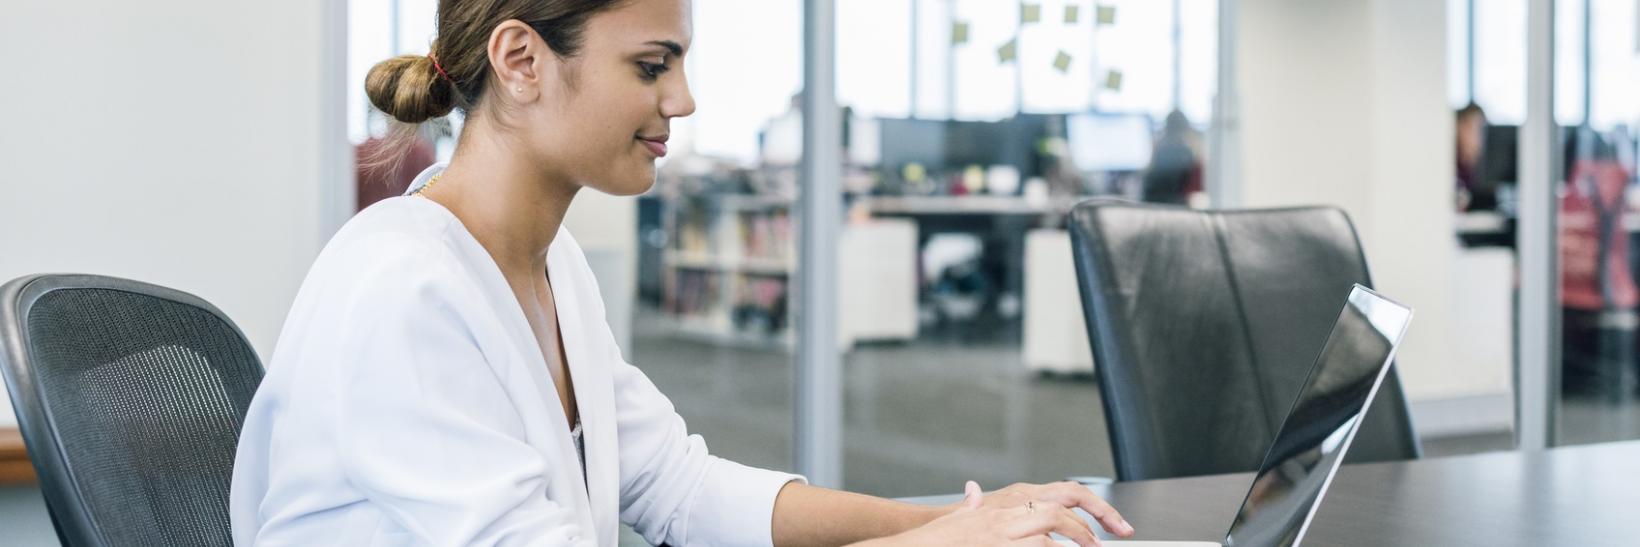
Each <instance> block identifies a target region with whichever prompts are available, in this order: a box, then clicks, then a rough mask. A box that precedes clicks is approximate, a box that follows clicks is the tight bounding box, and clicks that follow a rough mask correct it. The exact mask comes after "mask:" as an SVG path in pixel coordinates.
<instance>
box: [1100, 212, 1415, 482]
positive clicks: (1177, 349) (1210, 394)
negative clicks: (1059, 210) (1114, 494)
mask: <svg viewBox="0 0 1640 547" xmlns="http://www.w3.org/2000/svg"><path fill="white" fill-rule="evenodd" d="M1069 222H1070V225H1071V226H1070V231H1071V242H1072V243H1071V245H1072V247H1073V249H1072V254H1073V255H1074V257H1075V262H1076V272H1077V280H1078V285H1079V287H1080V290H1081V295H1082V308H1083V313H1084V314H1085V316H1086V318H1087V325H1088V338H1089V339H1090V341H1091V343H1092V344H1093V352H1094V362H1096V363H1098V366H1097V367H1096V368H1097V374H1098V377H1099V390H1100V394H1101V395H1102V397H1103V399H1104V407H1105V420H1106V423H1107V425H1108V429H1109V431H1110V436H1111V445H1112V452H1113V458H1114V460H1115V464H1116V476H1117V479H1118V480H1143V479H1158V478H1168V477H1182V476H1190V475H1206V474H1214V473H1233V472H1245V471H1257V470H1258V467H1259V464H1260V463H1261V462H1262V461H1263V458H1264V455H1265V452H1266V451H1267V450H1268V449H1269V447H1270V443H1271V442H1273V439H1274V438H1275V434H1276V432H1277V430H1278V429H1279V428H1280V427H1281V421H1282V419H1283V418H1285V417H1286V414H1287V411H1288V409H1289V408H1290V407H1291V405H1292V402H1293V399H1294V398H1295V397H1297V396H1298V391H1299V389H1300V388H1301V387H1302V385H1303V382H1304V379H1305V377H1306V375H1307V374H1308V373H1309V371H1310V367H1311V366H1312V365H1313V364H1314V362H1315V359H1316V356H1317V355H1318V354H1319V353H1320V351H1321V347H1322V345H1323V344H1324V343H1325V342H1326V339H1327V334H1328V332H1329V331H1330V329H1331V328H1332V325H1333V322H1334V321H1335V320H1336V319H1337V317H1338V312H1339V310H1341V309H1343V306H1344V301H1345V299H1346V298H1348V296H1349V293H1350V287H1351V285H1352V284H1354V283H1361V284H1362V285H1366V286H1369V287H1370V286H1371V283H1370V281H1371V280H1370V278H1369V276H1368V274H1367V265H1366V258H1365V257H1364V256H1363V255H1362V252H1361V245H1360V242H1359V240H1358V239H1357V238H1356V234H1355V228H1354V226H1353V225H1351V224H1350V220H1349V217H1348V216H1346V215H1345V214H1344V213H1343V211H1340V210H1337V209H1332V208H1322V207H1309V208H1293V209H1268V210H1243V211H1196V210H1191V209H1185V208H1180V207H1166V206H1154V205H1139V204H1133V203H1127V202H1119V201H1113V200H1093V201H1088V202H1084V203H1081V204H1079V205H1077V206H1076V207H1075V209H1073V210H1072V211H1071V214H1070V220H1069ZM1419 454H1420V448H1419V444H1418V438H1417V434H1416V432H1415V431H1414V429H1413V427H1412V420H1411V417H1410V412H1409V410H1408V409H1407V404H1406V399H1405V396H1404V395H1403V394H1402V392H1401V384H1400V381H1399V379H1398V377H1397V375H1396V374H1395V371H1394V370H1393V369H1391V371H1390V374H1389V375H1388V377H1387V378H1385V380H1384V385H1383V387H1382V388H1381V389H1380V390H1379V393H1378V396H1377V398H1376V399H1374V401H1373V403H1372V406H1371V407H1370V410H1369V411H1368V413H1367V417H1366V421H1365V422H1364V423H1363V424H1362V429H1361V431H1360V433H1359V434H1358V435H1357V436H1356V438H1355V442H1354V444H1352V445H1351V449H1350V454H1349V456H1348V460H1347V461H1351V462H1364V461H1386V460H1400V459H1413V458H1417V457H1418V456H1419Z"/></svg>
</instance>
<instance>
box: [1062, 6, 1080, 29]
mask: <svg viewBox="0 0 1640 547" xmlns="http://www.w3.org/2000/svg"><path fill="white" fill-rule="evenodd" d="M1081 18H1082V6H1078V5H1076V4H1068V5H1066V6H1065V24H1067V25H1074V24H1076V21H1077V20H1078V19H1081Z"/></svg>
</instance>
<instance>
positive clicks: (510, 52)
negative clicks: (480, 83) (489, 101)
mask: <svg viewBox="0 0 1640 547" xmlns="http://www.w3.org/2000/svg"><path fill="white" fill-rule="evenodd" d="M488 51H489V54H490V68H491V69H492V70H494V71H495V75H496V85H497V86H498V87H497V88H496V92H497V93H499V94H500V95H501V96H503V97H509V98H511V99H512V101H515V102H522V103H527V102H530V101H533V100H535V97H536V96H537V94H538V92H539V90H540V89H541V86H540V84H541V80H542V79H543V78H542V76H543V75H542V74H541V73H540V70H541V67H544V66H545V67H549V68H550V67H552V66H555V65H556V64H557V62H558V58H557V56H556V55H553V54H552V52H550V51H548V49H547V44H546V43H545V42H542V41H541V38H540V37H539V36H537V35H536V34H535V29H532V28H530V26H529V25H526V24H524V23H523V22H522V21H519V20H517V19H509V20H506V21H503V22H502V23H501V24H500V25H496V27H495V30H494V31H492V32H491V33H490V43H489V48H488Z"/></svg>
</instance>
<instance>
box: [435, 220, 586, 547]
mask: <svg viewBox="0 0 1640 547" xmlns="http://www.w3.org/2000/svg"><path fill="white" fill-rule="evenodd" d="M467 239H468V240H469V241H468V242H467V243H468V245H464V246H463V252H464V253H465V254H466V255H467V257H466V262H467V263H468V264H471V265H473V268H474V270H475V274H476V275H478V276H479V285H480V286H481V289H482V290H483V292H484V295H485V297H486V298H487V299H488V300H489V301H490V306H491V308H492V309H494V310H495V313H496V317H497V319H498V320H499V321H500V323H501V324H502V325H504V326H505V330H506V331H507V337H508V338H509V339H510V340H511V341H512V349H513V350H514V352H515V355H516V359H514V363H518V364H519V365H521V366H523V368H524V369H525V371H524V374H526V375H527V377H528V378H529V379H530V382H531V383H530V385H529V386H528V387H527V388H523V389H519V388H518V387H516V386H512V385H509V386H507V388H508V392H509V393H512V394H514V398H513V401H514V403H515V404H518V405H520V408H519V414H520V415H521V416H522V417H523V418H524V423H525V426H526V427H528V428H529V435H530V439H531V444H534V445H535V447H536V449H537V450H540V451H541V453H542V456H543V457H545V458H546V460H547V461H548V462H550V464H551V465H550V469H549V470H548V472H549V473H552V477H553V482H554V483H557V484H560V485H568V486H569V487H568V488H558V489H553V490H554V494H555V495H567V497H568V498H567V499H557V497H558V496H555V499H554V501H556V502H558V503H559V504H560V505H563V506H565V507H566V508H568V509H571V510H573V511H574V512H575V514H576V515H577V516H579V517H580V519H581V521H582V522H581V524H582V526H587V527H589V529H596V530H598V534H599V535H598V537H599V541H600V542H602V541H605V539H604V538H605V536H604V535H603V531H602V530H601V529H598V528H595V527H594V523H595V520H594V518H593V515H592V511H591V508H592V507H591V503H590V500H588V498H587V487H586V481H585V479H584V478H583V477H582V476H581V468H580V466H579V465H577V463H578V462H579V458H578V457H577V456H576V454H575V442H574V440H573V439H571V438H570V432H569V425H568V417H566V416H565V415H564V408H563V405H560V404H559V403H558V397H557V393H558V390H557V388H556V387H555V386H556V384H555V383H554V382H553V380H552V375H551V374H550V373H549V372H548V371H547V363H546V357H545V356H543V355H541V346H540V344H538V343H537V342H536V339H535V332H534V331H533V330H532V329H530V325H529V320H528V319H526V318H525V317H524V310H523V308H522V307H520V306H519V304H518V298H517V297H516V296H514V295H513V292H512V289H511V288H510V287H509V286H508V285H507V280H506V278H505V277H503V276H502V275H501V270H500V268H499V267H497V266H496V265H495V261H494V259H493V258H491V257H490V255H489V253H488V252H487V251H485V250H484V247H483V246H482V245H480V244H479V243H478V240H477V239H473V238H472V237H471V235H467ZM558 307H559V308H562V305H561V304H560V305H559V306H558ZM571 361H572V362H573V361H574V359H573V358H571ZM518 376H519V375H518V373H517V371H508V372H507V373H506V377H518ZM574 383H575V385H576V386H577V391H579V386H580V383H581V382H579V381H575V382H574ZM523 392H528V393H523ZM583 408H584V407H583ZM585 428H586V425H585V423H583V425H582V429H583V430H585ZM583 434H584V433H583ZM537 439H539V440H537ZM548 439H552V440H554V441H555V442H552V443H550V444H551V446H546V444H547V443H546V442H545V441H547V440H548ZM565 490H568V491H567V492H565Z"/></svg>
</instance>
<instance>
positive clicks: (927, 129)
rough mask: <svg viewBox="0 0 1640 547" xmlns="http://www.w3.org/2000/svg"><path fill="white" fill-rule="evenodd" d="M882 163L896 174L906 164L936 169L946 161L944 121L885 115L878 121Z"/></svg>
mask: <svg viewBox="0 0 1640 547" xmlns="http://www.w3.org/2000/svg"><path fill="white" fill-rule="evenodd" d="M877 128H878V135H879V136H880V138H881V141H880V144H881V148H882V156H881V159H880V161H881V163H882V165H883V167H885V168H887V169H888V170H889V171H891V172H895V173H897V172H898V171H899V169H900V168H901V167H904V166H905V165H906V164H909V163H918V164H922V165H923V166H924V167H929V168H939V167H941V166H943V164H944V163H945V121H944V120H922V119H916V118H910V119H899V118H884V119H882V120H878V122H877Z"/></svg>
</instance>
